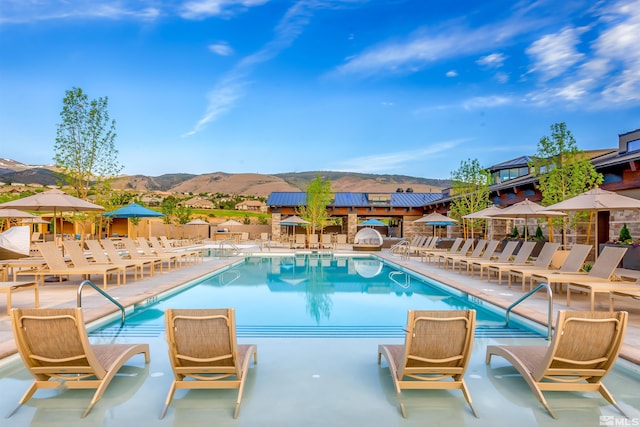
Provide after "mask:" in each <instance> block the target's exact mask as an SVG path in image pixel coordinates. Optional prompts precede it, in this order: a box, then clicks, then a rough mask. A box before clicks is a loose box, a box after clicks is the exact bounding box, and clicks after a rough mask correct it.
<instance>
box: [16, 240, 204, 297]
mask: <svg viewBox="0 0 640 427" xmlns="http://www.w3.org/2000/svg"><path fill="white" fill-rule="evenodd" d="M84 243H85V244H86V246H87V248H88V249H89V252H85V249H84V248H83V247H82V246H81V244H82V242H81V241H77V240H65V241H63V250H64V255H63V252H61V250H60V248H58V246H57V245H56V243H54V242H36V247H37V249H38V252H39V253H40V255H41V257H42V258H41V259H40V258H38V260H39V262H38V263H37V266H36V267H34V268H31V269H26V270H16V272H15V273H14V281H15V280H16V278H17V276H20V275H33V276H34V277H35V278H36V280H37V281H39V282H41V283H42V284H43V285H44V281H45V277H53V278H54V280H58V281H62V280H64V279H65V278H67V277H69V276H71V275H81V276H83V277H87V278H89V277H90V276H91V275H101V276H102V285H103V288H104V289H106V288H107V285H108V282H109V280H112V281H115V283H116V284H117V285H120V284H126V282H127V273H128V272H133V275H134V279H135V280H137V279H138V276H139V277H140V278H141V279H142V278H144V275H145V269H146V274H148V275H149V276H153V275H154V272H155V271H156V269H159V270H160V272H162V271H164V268H165V267H166V268H167V270H171V269H172V268H177V267H180V266H182V265H183V264H185V263H188V262H197V261H198V260H199V258H200V257H201V256H202V255H201V253H200V251H199V250H197V249H188V248H178V249H167V248H166V247H165V246H163V245H162V243H161V242H160V241H159V240H158V239H156V238H155V237H151V238H150V239H149V240H148V241H147V239H145V238H143V237H139V238H138V245H136V243H135V242H134V241H133V240H132V239H129V238H122V239H119V240H117V243H118V244H122V245H123V246H124V249H125V251H124V253H121V251H120V250H119V249H118V248H117V247H116V242H115V241H114V240H111V239H103V240H101V241H97V240H86V241H84ZM21 262H23V263H24V262H25V261H23V260H21Z"/></svg>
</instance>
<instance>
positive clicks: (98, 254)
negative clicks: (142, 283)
mask: <svg viewBox="0 0 640 427" xmlns="http://www.w3.org/2000/svg"><path fill="white" fill-rule="evenodd" d="M84 244H85V245H87V248H89V251H90V252H91V258H93V261H94V262H95V263H97V264H102V265H108V264H113V265H118V266H120V267H122V268H123V270H124V272H123V274H125V275H126V270H127V269H132V270H133V278H134V280H138V271H139V272H140V278H141V279H142V278H144V268H143V267H144V264H142V263H140V262H136V261H135V260H132V259H129V260H124V259H122V258H120V259H115V260H111V258H109V255H107V253H106V252H105V250H104V248H103V247H102V245H101V244H100V242H99V241H97V240H93V239H88V240H85V241H84Z"/></svg>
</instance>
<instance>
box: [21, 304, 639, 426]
mask: <svg viewBox="0 0 640 427" xmlns="http://www.w3.org/2000/svg"><path fill="white" fill-rule="evenodd" d="M12 316H13V319H12V320H13V322H12V325H13V332H14V337H15V340H16V343H17V346H18V350H19V352H20V355H21V357H22V359H23V362H24V363H25V365H26V367H27V368H28V370H29V371H30V372H31V374H32V375H33V376H34V378H35V380H34V382H33V383H32V384H31V386H30V387H29V389H28V390H27V391H26V393H25V394H24V396H23V397H22V398H21V399H20V401H19V403H18V406H17V407H16V409H14V411H13V412H12V413H11V414H9V416H11V415H12V414H13V413H14V412H15V411H16V410H17V409H18V408H19V407H20V406H21V405H22V404H24V403H25V402H26V401H28V400H29V399H30V398H31V397H32V396H33V395H34V393H35V392H36V391H37V390H39V389H57V388H61V387H63V388H90V389H95V390H96V391H95V393H94V395H93V398H92V399H91V401H90V403H89V406H88V407H87V408H86V409H85V411H84V413H83V414H82V417H84V416H86V415H87V414H88V413H89V412H90V411H91V409H92V408H93V406H94V405H95V404H96V403H97V401H98V400H99V399H100V397H101V396H102V394H103V392H104V391H105V389H106V387H107V386H108V384H109V382H110V381H111V380H112V379H113V378H114V377H115V375H116V374H117V372H118V371H119V370H120V368H122V366H123V365H124V364H125V363H126V362H127V361H128V360H129V359H131V358H132V357H133V356H135V355H139V354H142V355H144V359H145V363H149V361H150V356H149V346H148V344H129V343H128V344H102V345H96V344H90V343H89V339H88V337H87V332H86V330H85V325H84V320H83V317H82V309H80V308H63V309H14V310H13V311H12ZM475 324H476V312H475V310H441V311H437V310H409V312H408V317H407V326H406V328H405V331H406V335H405V342H404V344H381V345H379V346H378V363H379V364H380V363H381V362H382V357H384V358H385V360H386V361H387V364H388V367H389V370H390V373H391V377H392V380H393V384H394V385H395V388H396V392H397V393H398V398H399V399H398V400H399V406H400V410H401V412H402V415H403V416H405V417H406V415H407V413H406V408H405V405H404V403H403V402H402V400H401V399H400V394H401V392H402V390H405V389H457V390H461V391H462V394H463V396H464V398H465V399H466V401H467V403H468V405H469V407H470V408H471V411H472V413H473V415H475V416H476V417H479V413H478V411H477V410H476V409H475V407H474V406H473V403H472V399H471V395H470V393H469V390H468V388H467V386H466V383H465V381H464V376H465V372H466V369H467V365H468V363H469V360H470V357H471V351H472V349H473V341H474V334H475ZM626 324H627V313H626V312H616V313H611V314H610V313H608V312H565V311H561V312H560V313H559V314H558V320H557V325H556V334H555V335H554V337H553V339H552V341H551V343H550V345H549V346H546V345H544V346H502V345H490V346H488V347H487V349H486V363H487V364H489V363H490V362H491V359H492V356H500V357H502V358H504V359H506V360H507V361H508V362H509V363H511V364H512V365H513V366H514V367H515V368H516V370H517V371H518V372H519V373H520V374H521V375H522V377H523V378H524V380H525V381H526V382H527V384H528V385H529V387H530V388H531V390H532V391H533V392H534V394H535V396H536V397H537V398H538V400H539V401H540V402H541V403H542V405H543V406H544V408H545V409H546V410H547V411H548V413H549V414H550V415H551V416H552V417H553V418H556V415H555V414H554V412H553V411H552V409H551V407H550V406H549V404H548V403H547V401H546V399H545V397H544V395H543V393H542V392H543V391H546V390H553V391H572V392H587V391H593V392H595V391H597V392H599V393H600V394H601V395H602V396H603V397H604V398H605V399H606V400H607V401H609V402H610V403H611V404H612V405H614V406H615V407H616V408H617V409H618V410H619V411H620V412H621V413H623V415H624V412H623V411H622V409H621V408H620V407H619V406H618V405H617V403H616V401H615V400H614V398H613V396H611V394H610V393H609V391H608V390H607V388H606V387H605V385H604V384H603V383H602V379H603V378H604V377H605V376H606V375H607V373H608V372H609V371H610V370H611V369H612V367H613V364H614V362H615V360H616V358H617V357H618V354H619V352H620V349H621V346H622V342H623V338H624V333H625V330H626ZM165 326H166V339H167V342H168V347H169V361H170V365H171V368H172V370H173V374H174V378H173V381H172V383H171V386H170V388H169V392H168V394H167V397H166V400H165V402H164V405H163V407H162V410H161V412H160V418H163V417H164V416H165V414H166V412H167V410H168V409H169V407H170V406H171V402H172V400H173V396H174V393H175V391H176V390H178V389H221V388H228V389H236V390H238V394H237V399H236V403H235V408H234V411H233V417H234V418H236V417H237V416H238V413H239V410H240V404H241V402H242V396H243V390H244V384H245V381H246V379H247V375H248V371H249V365H250V363H251V359H253V362H254V365H255V364H256V363H257V346H256V345H254V344H238V343H237V340H236V332H235V328H236V326H235V313H234V309H232V308H224V309H167V310H166V311H165ZM65 379H66V380H67V381H60V380H65Z"/></svg>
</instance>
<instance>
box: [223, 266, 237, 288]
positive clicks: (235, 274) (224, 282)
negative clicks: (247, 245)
mask: <svg viewBox="0 0 640 427" xmlns="http://www.w3.org/2000/svg"><path fill="white" fill-rule="evenodd" d="M228 274H233V277H232V278H231V279H229V280H226V279H225V276H226V275H228ZM239 278H240V272H239V271H238V270H227V271H223V272H222V273H220V274H219V275H218V283H220V285H221V286H223V287H224V286H229V285H230V284H232V283H233V282H235V281H236V280H238V279H239Z"/></svg>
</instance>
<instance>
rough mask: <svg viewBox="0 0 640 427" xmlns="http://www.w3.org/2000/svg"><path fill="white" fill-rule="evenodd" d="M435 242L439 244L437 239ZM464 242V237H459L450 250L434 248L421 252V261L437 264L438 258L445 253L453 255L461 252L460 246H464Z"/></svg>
mask: <svg viewBox="0 0 640 427" xmlns="http://www.w3.org/2000/svg"><path fill="white" fill-rule="evenodd" d="M435 242H436V243H437V242H438V239H435ZM463 242H464V239H463V238H462V237H457V238H456V239H455V240H454V241H453V243H452V244H451V247H450V248H438V247H433V248H428V249H425V250H421V251H420V261H423V262H427V263H429V262H431V261H433V262H434V263H435V262H436V261H439V258H438V257H439V256H440V255H441V254H443V253H452V254H453V253H457V252H458V251H459V250H460V246H461V245H462V243H463Z"/></svg>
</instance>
